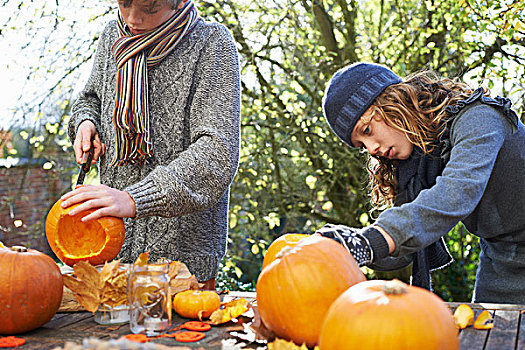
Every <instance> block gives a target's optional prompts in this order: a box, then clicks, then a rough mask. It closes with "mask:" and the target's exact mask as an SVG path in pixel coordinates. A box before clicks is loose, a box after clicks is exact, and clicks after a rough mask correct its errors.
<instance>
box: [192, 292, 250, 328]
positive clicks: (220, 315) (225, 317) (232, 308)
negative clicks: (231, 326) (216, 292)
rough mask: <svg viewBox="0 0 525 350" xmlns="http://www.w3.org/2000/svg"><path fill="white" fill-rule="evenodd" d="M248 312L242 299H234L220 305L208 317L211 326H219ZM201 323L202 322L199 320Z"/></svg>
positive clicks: (244, 300) (246, 303)
mask: <svg viewBox="0 0 525 350" xmlns="http://www.w3.org/2000/svg"><path fill="white" fill-rule="evenodd" d="M246 311H248V302H247V301H246V299H244V298H239V299H234V300H232V301H230V302H227V303H225V304H222V305H221V308H220V309H219V310H216V311H214V312H213V313H212V314H211V315H210V323H211V324H215V325H217V324H221V323H226V322H229V321H231V320H232V319H234V318H237V317H239V316H240V315H242V314H243V313H245V312H246ZM201 321H202V320H201Z"/></svg>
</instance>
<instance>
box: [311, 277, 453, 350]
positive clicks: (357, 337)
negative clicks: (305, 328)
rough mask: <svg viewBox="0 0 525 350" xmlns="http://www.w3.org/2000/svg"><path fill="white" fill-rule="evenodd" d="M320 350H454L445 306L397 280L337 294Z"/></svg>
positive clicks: (360, 284)
mask: <svg viewBox="0 0 525 350" xmlns="http://www.w3.org/2000/svg"><path fill="white" fill-rule="evenodd" d="M319 347H320V349H321V350H338V349H375V350H383V349H388V350H406V349H426V350H432V349H442V350H451V349H459V338H458V331H457V328H456V325H455V322H454V318H453V316H452V313H451V312H450V310H449V308H448V307H447V305H446V304H445V303H444V302H443V301H442V300H441V299H440V298H439V297H438V296H437V295H435V294H434V293H432V292H430V291H428V290H426V289H423V288H419V287H414V286H408V285H406V284H404V283H403V282H401V281H398V280H393V281H383V280H374V281H366V282H362V283H359V284H357V285H355V286H353V287H351V288H349V289H348V290H347V291H346V292H344V293H343V294H341V295H340V296H339V297H338V298H337V299H336V300H335V301H334V303H333V304H332V306H330V309H329V311H328V313H327V315H326V318H325V320H324V324H323V329H322V331H321V336H320V337H319Z"/></svg>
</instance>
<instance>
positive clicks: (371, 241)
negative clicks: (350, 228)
mask: <svg viewBox="0 0 525 350" xmlns="http://www.w3.org/2000/svg"><path fill="white" fill-rule="evenodd" d="M359 233H360V234H361V235H362V236H363V237H364V238H365V239H366V240H367V241H368V245H369V246H370V249H371V250H372V263H373V262H376V261H378V260H381V259H383V258H386V257H387V256H388V242H387V241H386V239H385V237H383V235H382V234H381V232H379V231H378V230H377V229H376V228H375V227H373V226H368V227H366V228H364V229H363V230H362V231H360V232H359Z"/></svg>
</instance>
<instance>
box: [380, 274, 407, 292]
mask: <svg viewBox="0 0 525 350" xmlns="http://www.w3.org/2000/svg"><path fill="white" fill-rule="evenodd" d="M406 287H407V285H406V284H405V283H403V282H401V281H400V280H398V279H397V278H394V279H393V280H391V281H387V282H385V284H384V285H383V288H382V290H383V292H384V293H385V294H390V295H397V294H405V293H406V291H407V288H406Z"/></svg>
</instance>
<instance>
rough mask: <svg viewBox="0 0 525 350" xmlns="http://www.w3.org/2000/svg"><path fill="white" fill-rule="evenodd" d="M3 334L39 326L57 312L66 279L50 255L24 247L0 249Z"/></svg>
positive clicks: (0, 318)
mask: <svg viewBox="0 0 525 350" xmlns="http://www.w3.org/2000/svg"><path fill="white" fill-rule="evenodd" d="M0 271H1V273H0V334H18V333H23V332H28V331H30V330H33V329H36V328H38V327H40V326H42V325H43V324H45V323H47V322H48V321H49V320H51V319H52V318H53V316H55V314H56V312H57V310H58V308H59V307H60V302H61V301H62V291H63V280H62V274H61V273H60V269H59V267H58V265H57V264H56V263H55V262H54V261H53V259H51V258H50V257H49V256H47V255H45V254H43V253H41V252H39V251H37V250H34V249H27V248H25V247H16V246H15V247H11V248H3V249H0Z"/></svg>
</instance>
